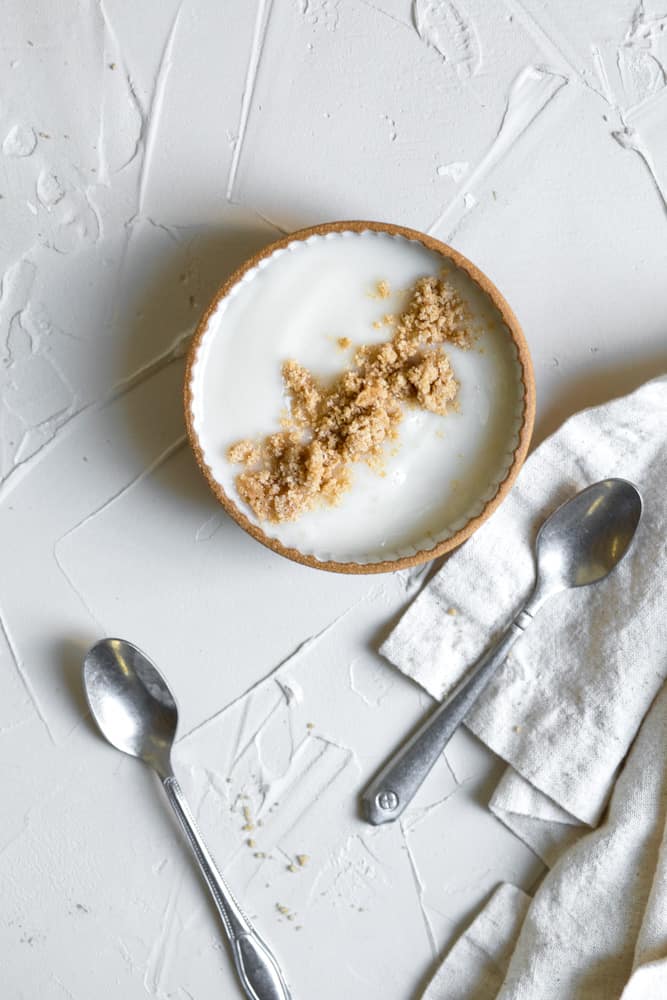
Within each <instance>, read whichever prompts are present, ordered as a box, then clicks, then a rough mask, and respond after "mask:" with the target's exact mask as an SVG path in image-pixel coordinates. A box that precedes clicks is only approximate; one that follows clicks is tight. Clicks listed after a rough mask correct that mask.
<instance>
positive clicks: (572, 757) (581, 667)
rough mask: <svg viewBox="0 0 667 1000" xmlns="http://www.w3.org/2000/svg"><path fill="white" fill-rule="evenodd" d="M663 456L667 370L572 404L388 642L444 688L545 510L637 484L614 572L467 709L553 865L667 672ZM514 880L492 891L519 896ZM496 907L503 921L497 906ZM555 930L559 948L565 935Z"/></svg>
mask: <svg viewBox="0 0 667 1000" xmlns="http://www.w3.org/2000/svg"><path fill="white" fill-rule="evenodd" d="M666 458H667V376H665V377H663V378H660V379H656V380H654V381H652V382H649V383H647V384H646V385H644V386H642V387H641V388H640V389H638V390H637V391H636V392H634V393H632V394H631V395H629V396H626V397H624V398H622V399H618V400H614V401H613V402H611V403H607V404H605V405H604V406H600V407H596V408H594V409H590V410H586V411H584V412H583V413H580V414H578V415H577V416H575V417H572V418H571V419H570V420H568V421H567V422H566V423H565V424H564V425H563V427H562V428H561V429H560V430H559V431H558V432H557V433H556V434H554V435H553V436H552V437H551V438H549V439H548V440H547V441H545V442H544V443H543V444H542V445H541V446H540V447H539V448H538V449H537V450H536V451H535V452H534V453H533V455H532V456H531V457H530V458H529V459H528V461H527V462H526V464H525V466H524V468H523V469H522V471H521V473H520V475H519V477H518V479H517V482H516V484H515V486H514V488H513V490H512V492H511V494H510V496H509V497H508V499H507V500H506V501H505V503H504V504H503V506H502V507H501V508H500V509H499V510H498V511H497V512H496V513H495V514H494V516H493V517H492V518H490V519H489V521H487V522H486V523H485V524H484V525H483V526H482V528H480V530H479V531H478V532H477V533H476V534H475V535H474V536H473V537H472V538H471V539H470V540H469V541H468V542H467V543H466V544H465V545H464V546H463V547H462V548H461V549H459V550H458V551H457V552H456V553H454V555H453V556H451V558H450V559H449V560H448V561H447V562H446V563H445V565H444V567H443V568H442V569H441V570H440V572H439V573H438V574H437V576H436V577H435V578H434V579H433V580H432V581H431V583H430V584H429V585H428V586H427V587H426V589H425V590H424V591H423V592H422V594H421V595H420V596H419V597H418V598H417V600H416V601H415V602H414V604H413V605H412V606H411V607H410V609H409V610H408V611H407V613H406V614H405V615H404V616H403V618H402V619H401V621H400V622H399V624H398V626H397V628H396V629H395V630H394V631H393V633H392V634H391V635H390V636H389V638H388V639H387V641H386V642H385V643H384V645H383V646H382V648H381V651H382V653H383V654H384V655H385V656H386V657H387V658H388V659H389V660H391V661H392V662H393V663H395V664H396V665H397V666H398V667H399V668H400V669H401V670H403V671H404V672H405V673H406V674H408V675H409V676H411V677H413V678H414V679H415V680H417V681H418V682H419V683H421V684H422V685H423V686H424V687H425V688H426V689H427V690H428V691H429V692H430V693H431V694H433V695H434V696H435V697H438V698H440V697H443V696H445V695H446V694H447V693H448V691H450V690H451V688H452V687H453V686H454V685H455V684H456V683H457V681H458V680H459V679H460V677H461V676H462V674H463V673H464V672H465V671H466V670H467V668H468V667H469V666H470V665H471V664H472V663H474V661H475V659H476V658H477V657H478V656H479V655H480V653H481V652H482V650H483V649H484V648H485V647H486V646H487V645H488V644H489V642H490V641H492V639H493V636H494V634H495V633H496V632H497V631H499V630H500V629H501V628H502V627H503V625H504V624H505V623H506V622H507V621H508V620H509V619H510V618H511V617H512V616H513V615H514V614H515V613H516V612H517V611H518V609H519V608H520V606H521V604H522V602H523V600H524V599H525V597H526V596H527V595H528V593H529V591H530V589H531V585H532V582H533V578H534V563H533V554H532V542H533V541H534V537H535V534H536V532H537V529H538V528H539V525H540V524H541V522H542V521H543V520H544V518H545V517H546V516H547V515H548V513H549V512H550V511H551V510H552V509H553V508H554V507H555V506H557V504H558V503H560V502H561V501H563V500H565V499H566V498H567V497H568V496H571V495H572V494H573V493H575V492H576V491H577V490H579V489H581V488H583V487H584V486H587V485H589V484H590V483H593V482H595V481H597V480H599V479H605V478H607V477H609V476H622V477H624V478H626V479H630V480H631V481H633V482H634V483H636V484H637V486H638V487H639V488H640V490H641V492H642V495H643V498H644V504H645V510H644V517H643V518H642V521H641V523H640V526H639V529H638V531H637V536H636V539H635V543H634V545H633V547H632V548H631V550H630V552H629V553H628V555H627V556H626V558H625V559H624V560H623V562H622V563H621V564H620V565H619V566H618V567H617V569H616V570H615V571H614V573H613V574H612V575H611V576H610V577H609V579H608V580H605V581H604V582H603V583H600V584H598V585H596V586H594V587H590V588H584V589H582V590H575V591H568V592H566V593H563V594H561V595H558V596H557V597H554V598H552V599H551V601H550V602H549V603H548V604H547V605H545V607H544V608H543V610H542V611H540V613H539V614H538V615H537V617H536V619H535V622H534V623H533V624H532V625H531V627H530V629H528V630H527V632H526V633H525V635H523V636H522V637H521V639H520V640H519V641H518V643H517V644H516V646H515V647H514V649H513V651H512V653H511V654H510V657H509V658H508V660H507V662H506V663H505V664H504V666H503V667H502V668H501V669H500V671H499V673H498V674H497V676H496V679H495V680H494V682H493V683H492V685H491V686H490V688H489V689H488V690H487V692H486V693H485V695H484V696H483V698H482V699H481V701H480V702H479V704H478V705H477V706H476V707H475V709H474V710H473V711H472V712H471V714H470V715H469V717H468V719H467V725H468V726H469V728H470V729H471V730H472V731H473V732H474V733H475V734H476V735H477V736H478V737H479V738H480V739H482V740H483V741H484V742H485V743H486V744H487V745H488V746H489V747H491V749H493V750H494V751H495V752H496V753H498V754H499V755H500V756H501V757H503V758H504V759H505V760H506V761H507V762H508V765H509V767H508V769H507V771H506V772H505V775H504V777H503V779H502V781H501V783H500V785H499V786H498V788H497V789H496V792H495V794H494V796H493V799H492V801H491V808H492V809H493V811H494V812H495V813H496V814H497V815H498V816H499V817H500V818H502V819H503V821H504V822H505V823H507V825H508V826H510V828H511V829H513V830H514V831H515V832H516V833H517V834H518V835H519V836H521V837H522V838H523V839H524V840H525V841H526V842H527V843H528V844H529V845H530V846H531V847H532V848H533V849H534V850H535V851H536V852H537V853H538V854H539V855H540V856H541V857H542V858H543V859H544V861H545V862H546V863H547V864H548V865H549V866H551V865H552V864H554V863H555V861H556V859H557V858H558V857H559V856H560V855H561V854H562V852H563V850H564V849H565V848H567V847H571V846H572V845H573V844H575V843H576V842H577V841H579V839H580V838H581V837H582V835H583V834H584V833H585V831H586V829H587V827H592V826H595V825H597V824H598V822H599V821H600V817H601V815H602V813H603V810H604V808H605V806H606V804H607V802H608V800H609V796H610V793H611V790H612V787H613V785H614V781H615V779H616V776H617V774H618V770H619V768H620V766H621V763H622V761H623V759H624V757H625V756H626V754H627V752H628V749H629V747H630V745H631V743H632V741H633V739H634V737H635V735H636V733H637V730H638V728H639V725H640V723H641V721H642V719H643V717H644V715H645V714H646V712H647V710H648V708H649V706H650V705H651V703H652V701H653V699H654V698H655V696H656V694H657V692H658V690H659V689H660V687H661V686H662V683H663V680H664V679H665V676H667V615H666V614H665V610H666V602H665V593H666V590H667V574H666V573H665V570H666V569H667V532H666V530H665V529H666V527H667V513H666V512H667V505H666V503H665V496H664V494H665V486H666V485H667V482H666V480H667V476H666V468H667V463H666ZM665 751H666V752H667V747H665ZM640 813H641V810H639V812H638V813H637V814H633V815H636V821H637V822H640V820H641V815H640ZM572 849H573V850H574V848H572ZM588 875H589V878H590V877H591V876H592V871H589V872H588ZM508 892H509V894H510V896H511V895H512V893H511V891H510V890H507V891H506V892H505V893H504V894H503V895H501V896H500V897H499V898H498V899H496V898H495V897H494V900H492V901H491V904H490V905H491V906H492V907H493V906H495V907H496V909H497V908H498V907H502V906H504V907H507V906H508V905H509V903H508V895H507V893H508ZM513 899H514V904H516V905H514V906H513V912H515V913H518V912H519V909H520V908H521V907H522V906H523V907H525V899H524V897H523V894H519V893H516V892H515V893H514V896H513ZM531 910H532V907H531ZM529 912H530V911H529ZM483 918H485V919H486V927H487V928H488V927H489V926H491V925H492V924H493V921H494V920H495V917H494V912H493V910H492V911H491V912H490V913H486V914H484V913H483V914H482V917H480V918H479V919H483ZM551 919H553V920H555V919H556V918H555V917H554V916H553V914H552V916H551ZM476 924H477V922H476ZM473 926H475V925H473ZM479 932H480V929H479V926H477V930H476V933H479ZM523 936H524V935H522V938H523ZM553 940H554V944H553V951H554V956H556V957H557V955H558V953H559V952H560V950H561V948H562V942H560V943H559V942H558V940H557V937H556V936H554V939H553ZM498 947H501V950H502V946H501V945H500V944H499V945H498ZM504 947H505V950H507V949H508V947H509V954H512V948H511V947H510V946H509V944H508V942H505V946H504ZM545 947H547V950H548V946H545ZM461 948H463V942H462V943H461ZM458 954H459V958H460V954H461V951H459V953H458ZM625 966H627V962H626V963H625ZM625 966H624V968H625ZM496 978H497V977H496ZM496 992H497V991H496ZM431 995H432V996H433V997H436V996H440V995H441V994H438V993H433V994H428V993H427V996H429V997H430V996H431ZM443 995H444V994H443ZM451 995H452V996H458V995H459V994H451ZM460 995H461V996H467V995H468V994H465V993H462V994H460ZM469 995H470V996H471V997H474V998H475V1000H484V998H486V997H487V996H489V997H491V996H495V995H496V994H495V993H494V992H492V991H491V992H489V989H487V990H486V992H481V993H480V992H479V991H477V992H475V991H473V992H471V993H470V994H469ZM500 995H501V996H502V997H503V998H505V997H510V996H517V997H524V996H526V997H527V996H531V998H534V1000H540V998H541V997H542V996H544V997H551V996H554V997H556V996H558V997H560V996H565V995H568V996H574V995H575V994H565V993H558V992H551V993H550V992H544V993H540V992H534V993H533V994H530V992H525V991H524V992H523V993H522V992H518V991H515V992H514V993H512V992H509V993H501V994H500ZM580 995H581V996H582V997H583V996H586V997H589V996H590V997H594V996H595V997H597V996H598V995H600V996H602V995H603V994H598V993H594V992H591V993H590V994H589V993H587V992H585V991H584V992H583V993H581V994H580ZM615 995H620V994H619V993H616V994H614V993H613V992H609V993H607V994H606V996H607V997H609V998H611V997H613V996H615ZM665 995H666V996H667V992H666V993H665ZM447 996H448V997H449V996H450V994H449V993H447Z"/></svg>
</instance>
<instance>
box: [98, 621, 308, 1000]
mask: <svg viewBox="0 0 667 1000" xmlns="http://www.w3.org/2000/svg"><path fill="white" fill-rule="evenodd" d="M83 683H84V687H85V689H86V697H87V698H88V704H89V705H90V710H91V712H92V713H93V718H94V719H95V721H96V723H97V725H98V726H99V728H100V729H101V731H102V734H103V736H105V737H106V739H107V740H108V741H109V743H111V744H112V746H115V747H116V748H117V749H118V750H122V751H123V753H127V754H129V755H130V756H131V757H139V758H140V760H143V761H144V763H146V764H148V765H150V767H152V768H153V769H154V770H155V771H157V773H158V775H159V776H160V779H161V781H162V786H163V788H164V790H165V792H166V793H167V798H168V799H169V801H170V803H171V805H172V806H173V809H174V812H175V813H176V815H177V816H178V819H179V821H180V823H181V826H182V827H183V830H184V831H185V835H186V837H187V838H188V841H189V843H190V846H191V848H192V850H193V853H194V855H195V857H196V859H197V861H198V863H199V867H200V869H201V873H202V875H203V876H204V879H205V881H206V884H207V885H208V887H209V889H210V891H211V895H212V896H213V899H214V901H215V905H216V907H217V909H218V912H219V914H220V917H221V918H222V923H223V926H224V928H225V931H226V932H227V937H228V938H229V941H230V944H231V948H232V954H233V956H234V962H235V964H236V971H237V972H238V976H239V979H240V980H241V984H242V986H243V989H244V990H245V993H246V995H247V996H248V997H251V998H252V1000H290V993H289V990H288V989H287V986H286V985H285V980H284V979H283V976H282V973H281V971H280V969H279V967H278V963H277V962H276V960H275V958H274V957H273V955H272V954H271V952H270V951H269V949H268V947H267V946H266V945H265V944H264V942H263V941H262V939H261V938H260V936H259V934H258V933H257V932H256V931H255V929H254V928H253V926H252V924H251V923H250V921H249V920H248V918H247V916H246V915H245V913H244V912H243V910H242V909H241V907H240V906H239V904H238V903H237V902H236V900H235V899H234V896H233V895H232V893H231V892H230V890H229V888H228V886H227V884H226V882H225V880H224V879H223V877H222V875H221V874H220V872H219V871H218V869H217V868H216V866H215V862H214V861H213V858H212V857H211V855H210V854H209V852H208V850H207V848H206V846H205V844H204V842H203V840H202V838H201V834H200V833H199V830H198V829H197V825H196V823H195V820H194V817H193V815H192V813H191V812H190V810H189V808H188V805H187V803H186V801H185V798H184V797H183V792H182V791H181V788H180V786H179V784H178V782H177V780H176V778H175V777H174V772H173V770H172V766H171V747H172V744H173V742H174V737H175V736H176V726H177V724H178V710H177V708H176V702H175V701H174V698H173V696H172V694H171V691H170V690H169V688H168V687H167V685H166V683H165V681H164V678H163V677H162V675H161V674H160V673H159V672H158V670H157V668H156V667H155V666H154V665H153V664H152V663H151V661H150V660H149V659H148V657H147V656H144V654H143V653H142V652H141V650H139V649H137V647H136V646H133V645H132V643H131V642H125V641H124V640H122V639H102V640H101V642H98V643H96V645H94V646H93V648H92V649H91V650H89V652H88V653H87V654H86V656H85V659H84V662H83Z"/></svg>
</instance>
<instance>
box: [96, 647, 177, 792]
mask: <svg viewBox="0 0 667 1000" xmlns="http://www.w3.org/2000/svg"><path fill="white" fill-rule="evenodd" d="M83 681H84V687H85V690H86V697H87V699H88V705H89V706H90V711H91V712H92V714H93V718H94V719H95V722H96V723H97V725H98V726H99V728H100V730H101V731H102V733H103V734H104V736H105V737H106V739H107V740H108V742H109V743H111V744H112V746H115V747H116V749H117V750H121V751H122V752H123V753H127V754H129V755H130V756H131V757H139V758H140V759H141V760H143V761H144V762H145V763H146V764H148V765H149V766H150V767H153V768H155V770H156V771H157V772H158V774H159V775H160V776H161V777H166V776H167V775H168V774H169V773H171V764H170V753H171V747H172V744H173V742H174V738H175V736H176V727H177V725H178V709H177V708H176V702H175V701H174V697H173V695H172V693H171V691H170V690H169V688H168V687H167V684H166V682H165V680H164V678H163V677H162V674H161V673H160V672H159V671H158V669H157V667H155V666H154V664H153V663H151V661H150V660H149V659H148V657H147V656H144V654H143V653H142V652H141V650H140V649H137V647H136V646H134V645H133V644H132V643H131V642H127V641H126V640H124V639H102V640H101V641H100V642H98V643H96V644H95V645H94V646H93V647H92V649H90V650H89V651H88V653H87V654H86V657H85V659H84V661H83Z"/></svg>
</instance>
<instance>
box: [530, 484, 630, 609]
mask: <svg viewBox="0 0 667 1000" xmlns="http://www.w3.org/2000/svg"><path fill="white" fill-rule="evenodd" d="M641 515H642V499H641V495H640V493H639V490H638V489H637V488H636V487H635V486H633V485H632V483H629V482H628V481H627V480H626V479H603V480H601V482H599V483H594V484H593V485H592V486H589V487H587V488H586V489H584V490H582V491H581V492H580V493H577V494H576V496H574V497H572V498H571V499H570V500H568V501H566V502H565V503H563V504H561V506H560V507H558V508H557V509H556V510H555V511H554V512H553V514H551V515H550V517H548V518H547V520H546V521H545V522H544V524H543V525H542V527H541V528H540V530H539V532H538V535H537V542H536V561H537V579H538V584H537V588H536V590H539V592H540V596H542V597H546V596H551V595H552V594H554V593H557V592H558V591H559V590H566V589H568V588H570V587H586V586H588V585H589V584H591V583H597V582H598V580H602V579H604V577H605V576H607V575H608V574H609V573H611V571H612V569H613V568H614V567H615V566H616V564H617V563H618V562H620V560H621V559H622V558H623V556H624V555H625V553H626V552H627V550H628V547H629V545H630V542H631V541H632V539H633V537H634V534H635V531H636V530H637V525H638V524H639V519H640V517H641Z"/></svg>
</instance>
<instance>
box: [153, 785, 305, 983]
mask: <svg viewBox="0 0 667 1000" xmlns="http://www.w3.org/2000/svg"><path fill="white" fill-rule="evenodd" d="M162 784H163V785H164V790H165V792H166V793H167V798H168V799H169V801H170V803H171V805H172V807H173V809H174V812H175V813H176V815H177V816H178V819H179V821H180V824H181V826H182V827H183V830H184V831H185V835H186V837H187V838H188V841H189V843H190V847H191V848H192V851H193V853H194V856H195V857H196V859H197V862H198V863H199V868H200V870H201V873H202V875H203V876H204V879H205V881H206V884H207V885H208V887H209V889H210V891H211V895H212V896H213V899H214V901H215V905H216V907H217V909H218V912H219V914H220V917H221V919H222V923H223V926H224V928H225V931H226V932H227V936H228V938H229V941H230V944H231V947H232V954H233V956H234V963H235V965H236V971H237V973H238V976H239V979H240V980H241V984H242V986H243V989H244V991H245V993H246V996H248V997H250V998H251V1000H290V992H289V990H288V988H287V986H286V984H285V980H284V979H283V976H282V973H281V971H280V968H279V967H278V963H277V962H276V960H275V958H274V957H273V955H272V954H271V952H270V951H269V948H268V947H267V945H265V944H264V942H263V941H262V939H261V937H260V936H259V934H258V933H257V931H256V930H255V929H254V927H253V926H252V924H251V923H250V920H249V919H248V917H247V916H246V915H245V913H244V912H243V910H242V909H241V907H240V906H239V904H238V903H237V901H236V899H235V898H234V896H233V895H232V892H231V890H230V888H229V886H228V885H227V883H226V882H225V880H224V878H223V877H222V875H221V874H220V872H219V871H218V869H217V868H216V865H215V862H214V861H213V858H212V857H211V855H210V853H209V851H208V848H207V847H206V845H205V843H204V841H203V840H202V837H201V834H200V832H199V829H198V827H197V824H196V822H195V818H194V816H193V815H192V813H191V812H190V808H189V806H188V804H187V802H186V801H185V797H184V795H183V792H182V791H181V786H180V785H179V783H178V781H177V780H176V778H175V777H174V775H173V774H171V775H168V776H167V777H166V778H164V779H163V782H162Z"/></svg>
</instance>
